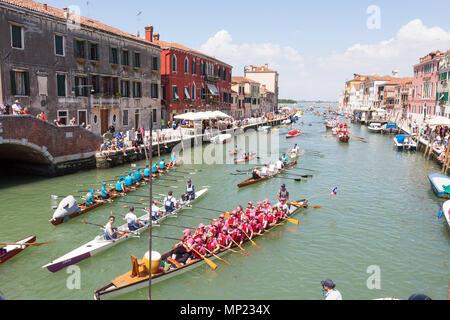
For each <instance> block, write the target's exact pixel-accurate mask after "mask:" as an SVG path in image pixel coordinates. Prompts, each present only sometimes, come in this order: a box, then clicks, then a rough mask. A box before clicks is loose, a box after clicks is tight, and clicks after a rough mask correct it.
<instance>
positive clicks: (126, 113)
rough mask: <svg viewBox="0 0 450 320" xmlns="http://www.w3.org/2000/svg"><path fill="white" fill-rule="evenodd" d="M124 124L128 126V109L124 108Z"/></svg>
mask: <svg viewBox="0 0 450 320" xmlns="http://www.w3.org/2000/svg"><path fill="white" fill-rule="evenodd" d="M122 125H123V126H128V110H122Z"/></svg>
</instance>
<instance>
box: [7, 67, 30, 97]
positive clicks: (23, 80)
mask: <svg viewBox="0 0 450 320" xmlns="http://www.w3.org/2000/svg"><path fill="white" fill-rule="evenodd" d="M11 94H12V95H13V96H29V95H30V74H29V72H27V71H11Z"/></svg>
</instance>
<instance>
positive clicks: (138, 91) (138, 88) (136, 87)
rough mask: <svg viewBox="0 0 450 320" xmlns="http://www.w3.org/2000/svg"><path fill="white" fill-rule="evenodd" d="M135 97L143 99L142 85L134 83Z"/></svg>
mask: <svg viewBox="0 0 450 320" xmlns="http://www.w3.org/2000/svg"><path fill="white" fill-rule="evenodd" d="M133 97H134V98H142V83H140V82H133Z"/></svg>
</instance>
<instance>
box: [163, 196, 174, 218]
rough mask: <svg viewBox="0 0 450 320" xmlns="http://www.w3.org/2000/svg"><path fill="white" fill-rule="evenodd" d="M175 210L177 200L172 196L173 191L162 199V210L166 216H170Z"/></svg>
mask: <svg viewBox="0 0 450 320" xmlns="http://www.w3.org/2000/svg"><path fill="white" fill-rule="evenodd" d="M176 208H177V200H176V199H175V197H174V196H173V191H169V192H168V195H167V196H166V197H165V198H164V209H165V210H166V215H167V214H171V213H172V212H173V211H175V209H176Z"/></svg>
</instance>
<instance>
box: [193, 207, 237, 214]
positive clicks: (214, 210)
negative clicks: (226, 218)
mask: <svg viewBox="0 0 450 320" xmlns="http://www.w3.org/2000/svg"><path fill="white" fill-rule="evenodd" d="M193 209H201V210H208V211H212V212H219V213H224V214H228V212H226V211H220V210H216V209H209V208H202V207H195V208H193Z"/></svg>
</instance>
